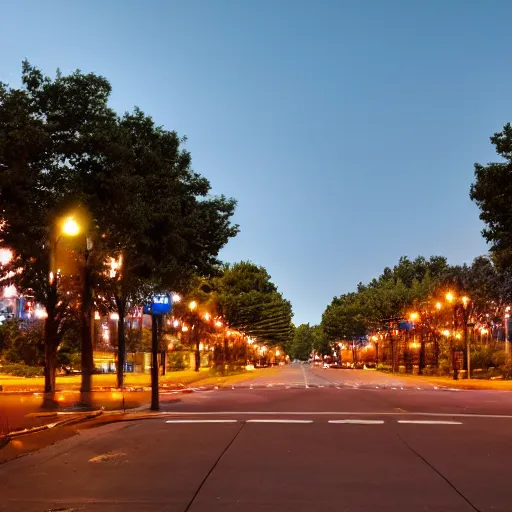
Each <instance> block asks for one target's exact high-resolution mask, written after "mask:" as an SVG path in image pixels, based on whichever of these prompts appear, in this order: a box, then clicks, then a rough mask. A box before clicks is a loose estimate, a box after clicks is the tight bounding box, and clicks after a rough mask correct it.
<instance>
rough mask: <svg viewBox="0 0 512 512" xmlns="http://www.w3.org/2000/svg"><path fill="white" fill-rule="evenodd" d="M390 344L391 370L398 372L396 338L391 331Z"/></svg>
mask: <svg viewBox="0 0 512 512" xmlns="http://www.w3.org/2000/svg"><path fill="white" fill-rule="evenodd" d="M389 344H390V345H391V371H392V372H393V373H395V372H396V360H397V357H396V346H395V340H394V339H393V335H392V334H391V333H389Z"/></svg>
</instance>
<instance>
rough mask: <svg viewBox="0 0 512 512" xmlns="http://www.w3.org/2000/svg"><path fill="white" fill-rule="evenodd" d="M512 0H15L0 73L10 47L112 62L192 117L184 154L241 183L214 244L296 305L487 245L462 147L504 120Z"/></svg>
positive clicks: (53, 63)
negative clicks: (225, 232)
mask: <svg viewBox="0 0 512 512" xmlns="http://www.w3.org/2000/svg"><path fill="white" fill-rule="evenodd" d="M510 19H512V3H511V2H509V1H507V0H503V1H500V0H494V1H493V2H489V3H488V6H485V2H481V1H476V0H450V1H449V2H446V1H437V0H433V1H430V2H411V1H407V0H401V1H397V0H386V1H383V0H373V1H372V0H359V1H358V0H354V1H348V0H347V1H344V0H332V1H328V0H323V1H322V0H315V1H301V0H258V1H252V2H251V1H245V0H180V1H173V0H162V1H157V0H153V1H151V0H150V1H142V0H141V1H131V0H123V1H113V0H112V1H110V2H105V1H98V0H87V1H85V0H74V1H72V2H70V1H68V0H67V1H60V0H59V1H57V0H48V1H46V2H39V1H37V0H32V1H27V0H17V1H16V2H9V3H4V5H3V6H2V29H1V30H0V48H1V51H0V80H2V81H6V82H10V83H12V84H16V83H17V82H18V79H19V75H20V69H21V61H22V60H23V59H24V58H25V57H26V58H28V59H29V61H30V62H31V63H33V64H35V65H37V66H39V67H40V68H42V69H43V70H44V71H46V72H48V73H53V72H54V71H55V70H56V68H57V67H60V68H61V70H62V71H63V72H70V71H72V70H74V69H76V68H79V69H81V70H82V71H87V72H89V71H94V72H96V73H99V74H102V75H104V76H106V77H107V78H108V79H109V80H110V81H111V83H112V86H113V90H114V92H113V95H112V105H113V106H114V107H115V108H116V109H118V110H119V111H121V112H122V111H125V110H129V109H131V108H132V107H133V106H134V105H137V106H139V107H141V108H142V109H143V110H144V111H145V112H147V113H148V114H151V115H152V116H153V117H154V118H155V120H156V121H157V122H158V123H159V124H162V125H164V126H165V127H166V128H168V129H173V130H176V131H178V133H179V134H180V135H187V136H188V139H189V140H188V142H187V147H188V149H189V150H190V151H191V152H192V157H193V164H194V169H195V170H196V171H198V172H200V173H201V174H203V175H205V176H206V177H208V178H209V179H210V180H211V183H212V186H213V190H214V192H216V193H223V194H226V195H228V196H233V197H235V198H236V199H237V200H238V201H239V205H238V209H237V214H236V222H238V223H239V224H240V225H241V233H240V235H239V236H238V237H237V238H236V239H234V240H233V241H231V242H230V243H229V245H228V246H227V247H226V248H225V249H224V250H223V252H222V254H221V256H222V258H223V259H224V260H226V261H239V260H242V259H243V260H247V259H249V260H252V261H254V262H256V263H258V264H261V265H264V266H265V267H266V268H267V269H268V271H269V272H270V274H271V275H272V277H273V280H274V281H275V282H276V284H277V285H278V287H279V289H280V290H281V291H282V292H283V293H284V295H285V296H286V297H287V298H288V299H290V300H291V301H292V304H293V308H294V312H295V318H294V321H295V322H296V323H302V322H311V323H316V322H318V321H319V320H320V317H321V313H322V311H323V310H324V308H325V306H326V305H327V304H328V303H329V302H330V301H331V299H332V297H333V296H335V295H339V294H341V293H344V292H348V291H351V290H354V289H355V286H356V284H357V283H358V282H359V281H368V280H369V279H371V278H372V277H373V276H376V275H378V274H379V273H380V272H381V271H382V269H383V268H384V267H385V266H392V265H393V264H394V263H396V262H397V260H398V258H399V257H400V256H401V255H408V256H410V257H415V256H416V255H418V254H421V255H424V256H427V257H428V256H430V255H432V254H441V255H445V256H447V257H448V259H449V261H450V262H451V263H462V262H464V261H466V262H470V261H471V260H472V259H473V258H474V257H475V256H477V255H479V254H482V253H485V252H486V250H487V249H486V245H485V242H484V240H483V239H482V237H481V235H480V231H481V229H482V225H481V223H480V221H479V219H478V210H477V208H476V206H475V205H473V204H472V203H471V201H470V200H469V197H468V190H469V185H470V183H471V181H472V179H473V163H474V162H475V161H479V162H487V161H490V160H492V159H494V158H495V155H494V151H493V147H492V146H491V145H490V143H489V136H490V135H492V133H494V132H495V131H498V130H499V129H500V128H501V127H502V126H503V124H504V123H505V122H507V121H512V88H511V86H510V84H511V83H512V66H511V60H512V57H511V53H510Z"/></svg>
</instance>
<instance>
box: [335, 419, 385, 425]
mask: <svg viewBox="0 0 512 512" xmlns="http://www.w3.org/2000/svg"><path fill="white" fill-rule="evenodd" d="M329 423H334V424H338V423H342V424H348V425H382V424H383V423H384V420H329Z"/></svg>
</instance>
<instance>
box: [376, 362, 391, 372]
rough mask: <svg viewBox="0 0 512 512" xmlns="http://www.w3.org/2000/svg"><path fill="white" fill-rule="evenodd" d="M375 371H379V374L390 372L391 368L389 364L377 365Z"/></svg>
mask: <svg viewBox="0 0 512 512" xmlns="http://www.w3.org/2000/svg"><path fill="white" fill-rule="evenodd" d="M377 370H379V371H380V372H392V371H393V368H392V367H391V365H390V364H386V363H379V364H378V365H377Z"/></svg>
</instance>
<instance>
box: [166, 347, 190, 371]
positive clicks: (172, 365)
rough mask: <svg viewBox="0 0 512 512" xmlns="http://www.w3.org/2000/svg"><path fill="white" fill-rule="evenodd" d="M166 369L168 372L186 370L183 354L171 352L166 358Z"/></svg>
mask: <svg viewBox="0 0 512 512" xmlns="http://www.w3.org/2000/svg"><path fill="white" fill-rule="evenodd" d="M167 368H168V369H169V370H170V371H178V370H185V369H186V368H187V365H186V363H185V357H184V354H183V352H180V351H176V352H171V353H170V354H169V355H168V356H167Z"/></svg>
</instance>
